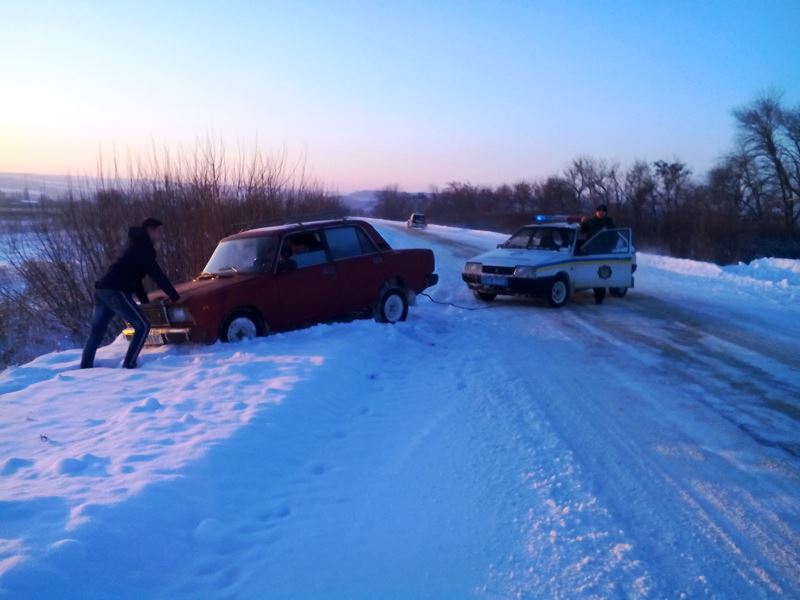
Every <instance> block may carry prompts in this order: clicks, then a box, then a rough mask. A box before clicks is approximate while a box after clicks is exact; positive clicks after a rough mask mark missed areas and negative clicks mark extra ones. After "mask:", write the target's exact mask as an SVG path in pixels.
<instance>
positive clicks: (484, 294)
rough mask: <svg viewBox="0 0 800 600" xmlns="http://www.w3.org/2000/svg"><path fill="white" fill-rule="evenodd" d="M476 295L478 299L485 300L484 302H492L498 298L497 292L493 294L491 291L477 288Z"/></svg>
mask: <svg viewBox="0 0 800 600" xmlns="http://www.w3.org/2000/svg"><path fill="white" fill-rule="evenodd" d="M475 297H476V298H477V299H478V300H483V301H484V302H491V301H492V300H494V299H495V298H497V294H492V293H491V292H479V291H478V290H475Z"/></svg>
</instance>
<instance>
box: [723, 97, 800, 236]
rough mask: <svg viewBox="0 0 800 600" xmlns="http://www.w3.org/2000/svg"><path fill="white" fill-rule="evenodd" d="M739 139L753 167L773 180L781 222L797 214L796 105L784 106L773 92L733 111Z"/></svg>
mask: <svg viewBox="0 0 800 600" xmlns="http://www.w3.org/2000/svg"><path fill="white" fill-rule="evenodd" d="M733 114H734V117H735V119H736V128H737V134H738V138H739V143H740V145H741V147H742V149H743V150H744V152H745V153H746V154H747V155H748V156H749V157H752V160H753V161H754V163H755V167H756V168H757V169H758V170H759V171H761V172H763V173H766V174H768V176H769V177H770V178H771V179H773V180H774V182H775V184H776V187H777V189H778V191H779V193H780V201H781V212H782V215H783V223H784V226H785V227H786V228H787V229H789V230H792V229H794V227H795V226H796V225H797V221H798V218H800V108H797V109H787V108H784V107H783V106H782V104H781V96H780V94H777V93H769V94H765V95H762V96H761V97H759V98H757V99H756V100H755V101H753V102H751V103H750V104H748V105H747V106H744V107H742V108H739V109H737V110H735V111H734V113H733Z"/></svg>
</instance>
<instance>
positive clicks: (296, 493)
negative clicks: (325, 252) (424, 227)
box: [0, 222, 800, 598]
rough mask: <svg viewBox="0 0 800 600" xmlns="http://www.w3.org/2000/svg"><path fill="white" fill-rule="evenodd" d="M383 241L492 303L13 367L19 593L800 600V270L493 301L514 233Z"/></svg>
mask: <svg viewBox="0 0 800 600" xmlns="http://www.w3.org/2000/svg"><path fill="white" fill-rule="evenodd" d="M376 223H377V224H378V225H379V227H380V228H381V230H382V232H383V233H384V234H385V236H386V237H387V239H388V240H389V242H390V243H391V244H392V245H394V246H397V247H403V246H427V247H431V248H433V249H434V251H435V253H436V259H437V272H438V273H439V274H440V277H441V282H440V284H439V285H438V286H437V287H436V288H433V290H432V295H433V296H434V297H435V298H436V299H437V300H439V301H448V302H454V303H456V304H459V305H462V306H467V307H470V308H478V309H479V310H463V309H459V308H456V307H453V306H447V305H441V304H433V303H431V302H430V301H429V300H427V299H426V298H420V299H419V305H418V306H417V307H415V308H412V310H411V313H410V318H409V320H408V322H406V323H402V324H399V325H397V326H395V327H388V326H381V325H378V324H376V323H373V322H370V321H359V322H354V323H342V324H335V325H320V326H317V327H313V328H311V329H307V330H303V331H297V332H292V333H288V334H281V335H277V336H273V337H270V338H266V339H262V340H258V341H256V342H253V343H245V344H240V345H235V346H233V345H231V346H227V345H220V344H218V345H215V346H210V347H199V348H197V347H195V348H168V349H160V350H157V351H149V352H148V353H147V354H146V355H145V357H144V368H142V369H140V370H139V371H137V372H134V373H128V372H123V371H122V370H119V369H110V368H100V369H96V370H94V371H92V372H89V373H86V372H80V371H76V370H75V366H76V364H77V362H78V352H77V351H68V352H62V353H57V354H51V355H47V356H45V357H42V358H40V359H38V360H37V361H34V362H33V363H30V364H29V365H26V366H23V367H18V368H14V369H9V370H7V371H5V372H4V373H2V374H0V394H2V395H1V396H0V406H1V407H2V412H1V413H0V595H3V594H5V595H8V596H10V597H21V598H33V597H41V596H42V595H44V594H48V595H50V596H51V597H59V598H61V597H71V598H73V597H74V598H107V597H117V598H142V597H148V598H151V597H153V598H158V597H163V598H176V597H186V598H215V597H239V598H465V597H477V598H556V597H579V598H594V597H672V596H675V597H679V596H681V595H682V594H684V595H686V596H688V597H697V596H709V597H720V598H733V597H737V598H738V597H771V596H780V595H785V596H797V595H798V594H800V429H799V428H798V424H799V423H800V352H798V350H800V348H799V347H798V346H799V344H798V341H797V340H798V339H800V319H799V318H798V317H800V266H799V263H798V262H797V261H787V262H781V261H761V262H759V263H758V264H754V265H750V266H747V267H733V268H725V269H719V268H718V267H714V266H713V265H706V264H702V263H694V262H691V261H678V260H675V259H668V258H663V257H657V256H649V255H643V256H640V258H639V264H640V268H639V271H638V272H637V289H636V290H634V291H632V292H631V293H630V294H629V295H628V296H627V297H626V298H624V299H614V298H611V299H609V300H608V301H607V302H606V304H604V305H602V306H595V305H594V304H593V302H591V294H582V295H577V296H576V297H575V298H574V300H573V301H572V302H571V304H569V305H568V306H567V307H566V308H564V309H561V310H552V309H548V308H545V307H544V306H543V305H542V304H540V303H536V302H530V301H522V300H500V301H498V302H496V303H494V304H491V305H488V306H490V307H491V308H487V309H484V308H483V307H484V306H486V305H482V304H480V303H478V302H477V301H475V300H473V299H472V297H471V295H470V294H469V293H468V291H467V290H466V287H465V286H464V285H463V283H462V282H461V281H460V270H461V267H462V265H463V263H464V261H465V260H466V259H467V258H469V257H470V256H472V255H474V254H477V253H478V252H479V251H482V250H484V249H487V248H490V247H492V246H493V245H494V244H495V243H497V242H498V241H500V240H501V239H503V237H504V236H501V235H499V234H492V233H487V232H474V231H466V230H457V229H450V228H440V227H431V228H429V229H428V231H426V232H408V231H406V230H405V229H404V228H402V227H400V226H397V225H396V224H391V223H385V222H376ZM123 351H124V346H121V345H119V344H115V345H112V346H110V347H108V348H106V349H104V350H103V351H101V353H100V358H101V360H100V363H101V365H105V366H107V367H110V366H114V365H115V364H116V363H117V362H118V361H119V359H120V357H121V355H122V354H123ZM41 435H45V436H47V440H46V441H43V440H42V438H41V437H40V436H41Z"/></svg>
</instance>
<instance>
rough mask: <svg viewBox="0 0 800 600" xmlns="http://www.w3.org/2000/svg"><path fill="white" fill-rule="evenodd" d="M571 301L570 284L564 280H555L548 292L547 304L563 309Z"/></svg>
mask: <svg viewBox="0 0 800 600" xmlns="http://www.w3.org/2000/svg"><path fill="white" fill-rule="evenodd" d="M567 300H569V283H568V282H567V281H566V280H564V279H563V278H560V277H559V278H558V279H554V280H553V283H551V284H550V289H549V290H548V291H547V302H548V304H550V306H552V307H553V308H561V307H562V306H564V305H565V304H566V303H567Z"/></svg>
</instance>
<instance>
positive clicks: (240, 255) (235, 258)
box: [203, 236, 278, 275]
mask: <svg viewBox="0 0 800 600" xmlns="http://www.w3.org/2000/svg"><path fill="white" fill-rule="evenodd" d="M277 245H278V243H277V239H276V238H275V237H272V236H263V237H252V238H242V239H238V240H228V241H226V242H220V244H219V245H218V246H217V248H216V250H214V254H212V255H211V258H210V259H209V261H208V264H207V265H206V266H205V269H203V272H204V273H210V274H212V275H219V274H223V273H257V272H261V271H267V270H269V269H270V268H272V263H273V260H274V259H275V250H276V248H277Z"/></svg>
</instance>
